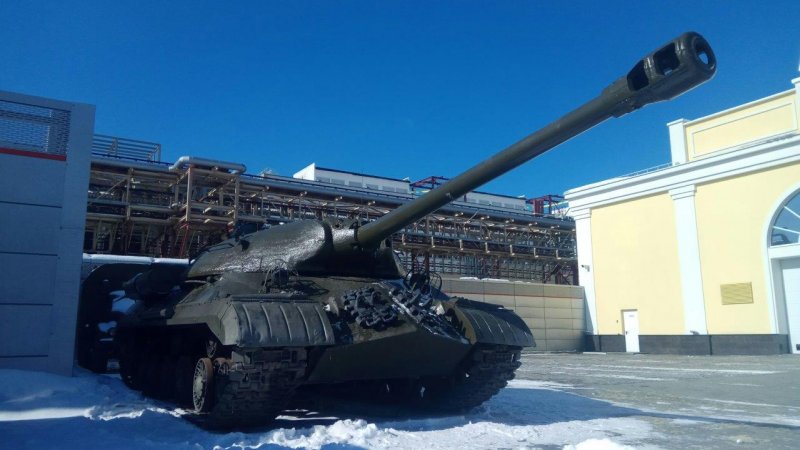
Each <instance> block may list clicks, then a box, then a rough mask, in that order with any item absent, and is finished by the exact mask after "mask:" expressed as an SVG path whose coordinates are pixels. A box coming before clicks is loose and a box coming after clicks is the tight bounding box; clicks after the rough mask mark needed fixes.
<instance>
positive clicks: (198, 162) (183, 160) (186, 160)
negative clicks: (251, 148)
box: [169, 156, 247, 175]
mask: <svg viewBox="0 0 800 450" xmlns="http://www.w3.org/2000/svg"><path fill="white" fill-rule="evenodd" d="M190 165H192V166H202V167H217V168H220V169H226V170H231V171H233V173H235V174H237V175H238V174H243V173H244V172H245V171H246V170H247V167H246V166H245V165H244V164H240V163H234V162H227V161H218V160H215V159H207V158H198V157H196V156H181V157H180V158H178V160H177V161H175V164H173V165H171V166H169V170H170V171H172V172H176V171H178V170H183V169H184V168H186V167H187V166H190Z"/></svg>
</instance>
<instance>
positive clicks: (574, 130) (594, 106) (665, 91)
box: [354, 32, 717, 247]
mask: <svg viewBox="0 0 800 450" xmlns="http://www.w3.org/2000/svg"><path fill="white" fill-rule="evenodd" d="M716 69H717V63H716V58H715V56H714V53H713V51H712V50H711V46H709V44H708V42H707V41H706V40H705V39H704V38H703V37H702V36H701V35H699V34H698V33H694V32H687V33H684V34H682V35H680V36H678V37H677V38H675V39H673V40H672V41H670V42H669V43H667V44H666V45H664V46H662V47H660V48H659V49H658V50H656V51H654V52H652V53H650V54H649V55H647V56H646V57H644V58H643V59H641V60H640V61H639V62H637V63H636V65H634V67H633V69H631V70H630V71H629V72H628V73H627V75H625V76H623V77H621V78H619V79H618V80H616V81H615V82H614V83H612V84H611V85H610V86H609V87H607V88H606V89H605V90H603V91H602V93H601V94H600V95H599V96H597V97H596V98H595V99H593V100H591V101H589V102H588V103H586V104H584V105H583V106H580V107H579V108H577V109H575V110H573V111H572V112H570V113H568V114H567V115H565V116H563V117H561V118H560V119H558V120H556V121H555V122H553V123H551V124H549V125H547V126H545V127H544V128H542V129H541V130H539V131H537V132H535V133H533V134H531V135H530V136H528V137H526V138H524V139H522V140H521V141H519V142H517V143H515V144H513V145H511V146H510V147H508V148H506V149H505V150H503V151H501V152H499V153H497V154H495V155H494V156H491V157H490V158H489V159H487V160H485V161H483V162H481V163H480V164H478V165H476V166H474V167H472V168H471V169H469V170H467V171H466V172H464V173H462V174H460V175H458V176H457V177H455V178H453V179H452V180H450V181H448V182H447V183H445V184H443V185H442V186H439V187H438V188H436V189H433V190H431V191H430V192H428V193H426V194H425V195H423V196H422V197H419V198H417V199H415V200H413V201H411V202H409V203H406V204H404V205H402V206H400V207H399V208H397V209H395V210H393V211H390V212H389V213H387V214H386V215H384V216H383V217H381V218H379V219H377V220H375V221H374V222H370V223H367V224H365V225H363V226H361V227H360V228H358V229H357V230H356V234H355V239H356V241H357V242H355V243H354V244H355V245H357V246H360V247H373V246H377V245H378V244H379V243H380V242H381V241H382V240H383V239H386V238H387V237H389V236H391V235H392V234H393V233H395V232H397V231H400V230H401V229H403V228H404V227H406V226H407V225H408V224H411V223H413V222H414V221H416V220H418V219H420V218H422V217H424V216H425V215H427V214H430V213H432V212H434V211H436V210H437V209H439V208H441V207H442V206H444V205H446V204H448V203H450V202H452V201H454V200H455V199H458V198H459V197H462V196H463V195H465V194H467V193H468V192H470V191H473V190H475V189H477V188H478V187H479V186H481V185H483V184H485V183H487V182H488V181H491V180H492V179H494V178H497V177H499V176H500V175H502V174H504V173H506V172H508V171H509V170H511V169H513V168H515V167H517V166H520V165H522V164H523V163H525V162H527V161H529V160H530V159H532V158H534V157H536V156H538V155H541V154H542V153H544V152H546V151H547V150H550V149H551V148H553V147H555V146H557V145H559V144H561V143H563V142H565V141H567V140H568V139H570V138H572V137H574V136H577V135H578V134H580V133H582V132H584V131H586V130H588V129H589V128H592V127H593V126H595V125H597V124H599V123H601V122H603V121H605V120H606V119H609V118H611V117H620V116H623V115H625V114H627V113H629V112H632V111H634V110H636V109H639V108H641V107H642V106H644V105H647V104H649V103H655V102H659V101H663V100H670V99H672V98H675V97H677V96H678V95H681V94H683V93H684V92H686V91H689V90H690V89H692V88H694V87H696V86H698V85H700V84H702V83H704V82H705V81H707V80H709V79H710V78H711V77H713V76H714V73H715V72H716Z"/></svg>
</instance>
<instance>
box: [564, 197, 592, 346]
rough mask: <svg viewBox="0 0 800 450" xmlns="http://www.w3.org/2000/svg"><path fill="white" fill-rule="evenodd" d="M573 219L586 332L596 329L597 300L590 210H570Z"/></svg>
mask: <svg viewBox="0 0 800 450" xmlns="http://www.w3.org/2000/svg"><path fill="white" fill-rule="evenodd" d="M570 215H571V216H572V218H573V219H575V240H576V242H577V246H578V279H579V281H580V285H581V286H583V292H584V295H585V300H586V324H585V326H586V332H588V333H591V334H595V335H596V334H599V333H598V330H597V302H596V299H595V295H594V266H593V262H592V219H591V218H592V211H591V210H590V209H589V208H585V209H580V210H577V211H572V212H571V213H570Z"/></svg>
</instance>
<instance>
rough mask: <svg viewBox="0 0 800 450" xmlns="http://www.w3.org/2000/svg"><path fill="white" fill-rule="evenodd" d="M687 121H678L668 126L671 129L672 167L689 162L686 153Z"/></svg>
mask: <svg viewBox="0 0 800 450" xmlns="http://www.w3.org/2000/svg"><path fill="white" fill-rule="evenodd" d="M687 122H688V120H686V119H678V120H675V121H672V122H670V123H668V124H667V127H668V128H669V148H670V152H671V154H672V165H673V166H676V165H678V164H684V163H686V162H687V161H689V156H688V154H687V153H686V123H687Z"/></svg>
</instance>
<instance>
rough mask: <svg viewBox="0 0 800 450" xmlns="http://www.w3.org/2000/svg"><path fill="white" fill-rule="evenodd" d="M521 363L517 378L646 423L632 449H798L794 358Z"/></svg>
mask: <svg viewBox="0 0 800 450" xmlns="http://www.w3.org/2000/svg"><path fill="white" fill-rule="evenodd" d="M522 361H523V365H522V367H521V368H520V369H519V370H518V371H517V379H520V380H533V381H537V382H541V383H545V384H546V385H549V386H550V387H551V388H553V389H557V390H560V391H563V392H568V393H571V394H575V395H579V396H582V397H587V398H591V399H595V400H600V401H605V402H608V403H610V404H612V405H614V406H616V408H613V409H609V411H615V413H614V414H615V415H616V416H620V415H624V416H626V417H632V418H638V419H641V420H645V421H647V422H648V423H649V424H650V425H651V426H652V430H653V432H652V433H650V434H649V435H648V437H647V438H646V440H645V441H643V442H640V443H639V444H640V445H641V446H644V447H649V446H657V447H661V448H698V449H700V448H702V449H709V448H714V449H716V448H719V449H729V448H758V449H784V448H786V449H795V448H800V356H797V355H788V354H787V355H775V356H679V355H645V354H624V353H608V354H603V353H593V354H590V353H585V354H574V353H533V352H531V353H525V354H523V359H522ZM540 408H544V409H547V406H544V407H542V406H540ZM557 408H559V406H558V405H553V409H554V410H555V409H557ZM541 413H542V414H543V415H546V414H547V413H548V411H546V410H544V411H541Z"/></svg>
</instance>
